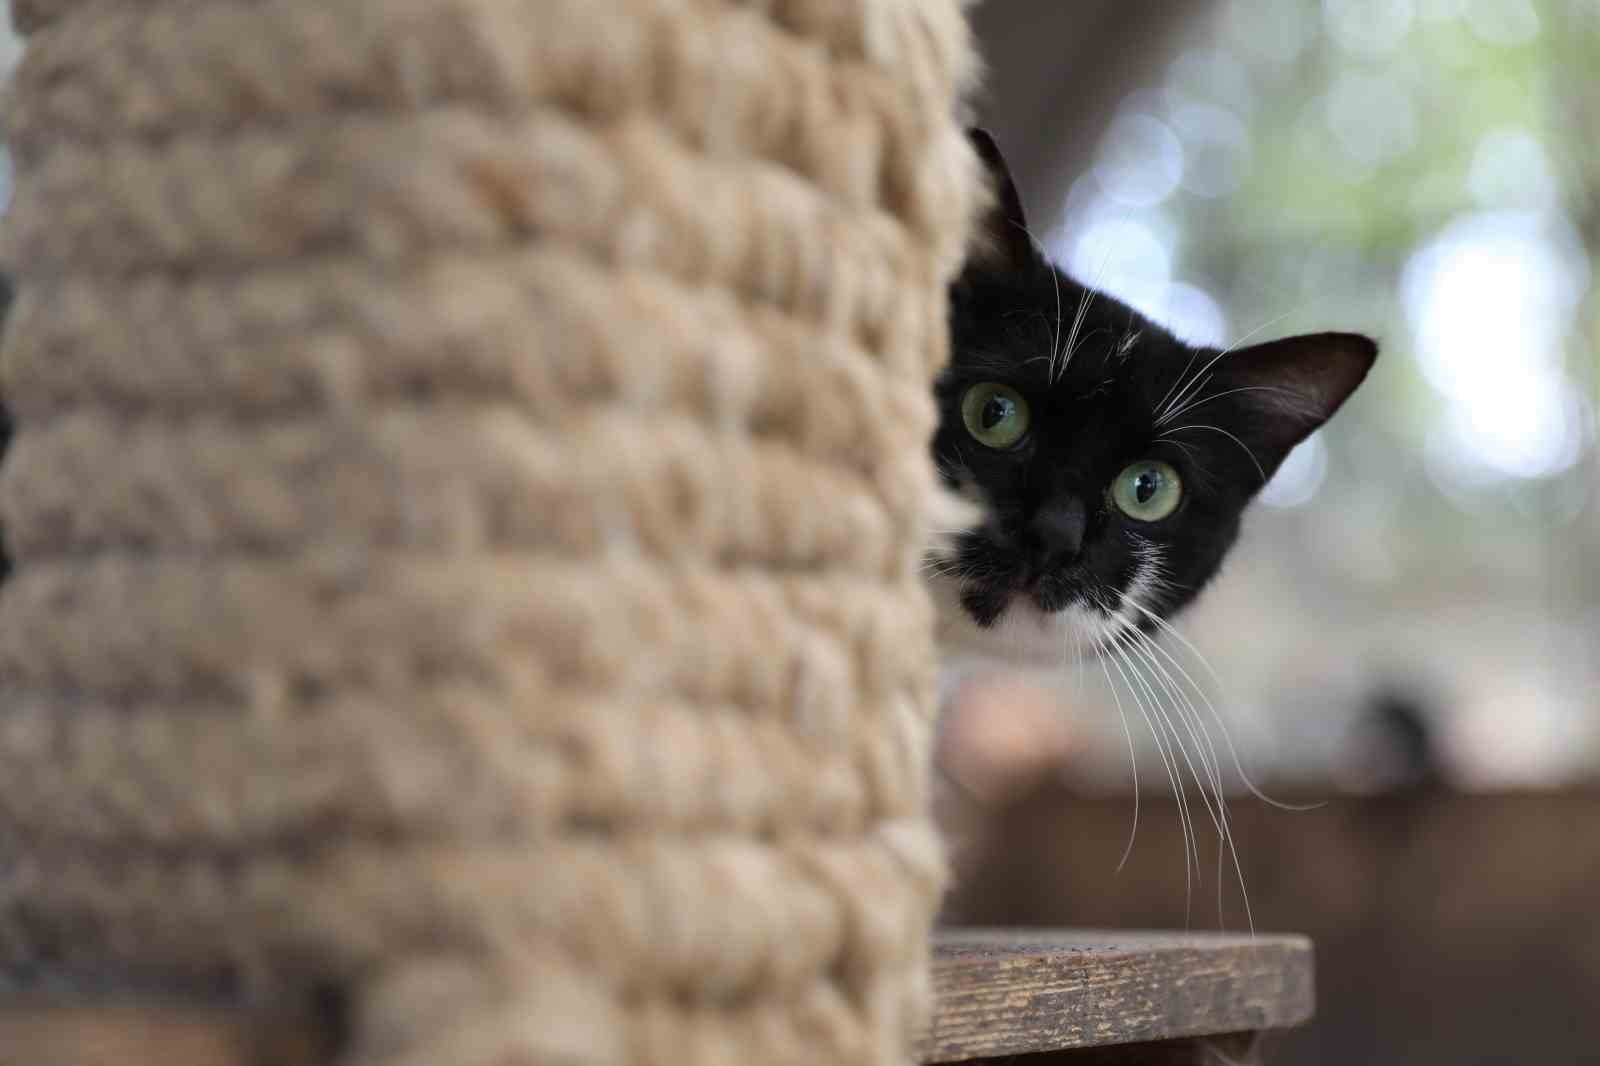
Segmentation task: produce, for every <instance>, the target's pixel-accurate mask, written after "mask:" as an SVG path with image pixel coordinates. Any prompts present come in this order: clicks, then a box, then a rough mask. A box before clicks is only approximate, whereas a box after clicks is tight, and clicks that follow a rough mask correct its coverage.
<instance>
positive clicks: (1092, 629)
mask: <svg viewBox="0 0 1600 1066" xmlns="http://www.w3.org/2000/svg"><path fill="white" fill-rule="evenodd" d="M973 143H974V145H975V147H976V148H977V151H978V154H979V156H980V157H981V158H982V159H983V161H984V163H985V164H986V165H987V167H988V169H989V172H990V175H991V177H992V180H993V184H994V193H995V196H994V201H993V204H992V206H991V208H990V209H989V211H988V212H987V214H986V216H985V218H984V220H983V222H982V224H981V230H982V232H981V234H980V240H979V241H978V242H976V244H975V247H974V251H973V254H972V256H971V257H970V259H969V261H968V263H967V265H966V267H965V269H964V271H963V273H962V274H961V275H960V277H959V278H958V279H957V280H956V281H955V282H954V283H953V285H952V287H951V292H950V327H951V341H952V346H951V361H950V365H949V367H948V368H947V370H946V371H945V373H944V374H943V376H942V378H941V379H940V381H939V382H938V386H937V397H938V402H939V408H940V425H939V430H938V433H937V435H936V436H935V438H934V442H933V452H934V458H935V460H936V462H937V464H938V467H939V470H940V472H941V474H942V476H943V477H944V479H945V481H946V483H947V484H948V485H949V486H951V487H952V488H954V489H956V490H957V491H959V492H961V493H963V494H965V495H967V496H968V497H969V498H971V499H972V500H973V502H975V503H977V504H978V505H979V508H980V511H981V513H982V519H981V521H980V522H979V523H978V524H977V525H975V526H974V527H972V528H969V529H967V530H965V531H962V532H958V533H957V534H955V535H954V536H953V537H951V538H950V539H948V540H947V541H946V542H945V543H944V544H943V545H941V547H940V548H939V549H937V550H936V552H935V553H934V558H933V559H931V560H930V563H929V569H930V571H931V572H932V573H933V574H934V575H935V576H934V578H933V582H932V583H933V589H934V593H935V598H936V600H937V601H939V603H940V607H941V611H942V616H941V623H942V628H943V633H942V636H943V638H944V639H945V640H946V642H947V643H951V644H955V645H966V646H969V647H971V648H973V649H974V650H984V651H987V652H990V653H994V654H998V655H1000V656H1001V657H1004V658H1008V659H1018V658H1035V659H1038V658H1043V659H1052V658H1053V659H1054V660H1055V661H1056V662H1061V661H1064V658H1065V657H1068V656H1070V655H1071V654H1072V649H1073V646H1074V643H1075V642H1076V643H1078V645H1079V646H1080V647H1081V646H1086V644H1097V643H1099V642H1100V641H1103V640H1105V639H1108V638H1109V637H1110V636H1111V635H1112V634H1114V633H1115V632H1116V631H1117V630H1119V629H1121V628H1125V627H1128V626H1136V627H1139V628H1141V629H1149V628H1152V627H1154V626H1156V625H1157V624H1158V622H1157V620H1158V619H1159V620H1163V621H1164V620H1165V619H1166V618H1168V617H1170V616H1171V615H1172V614H1173V613H1174V612H1176V611H1177V610H1179V609H1180V608H1182V607H1183V606H1184V605H1185V604H1187V603H1188V602H1189V601H1190V600H1192V599H1193V598H1194V597H1195V595H1196V594H1197V593H1198V592H1199V591H1200V589H1201V588H1202V587H1204V586H1205V584H1206V583H1207V582H1208V581H1210V580H1211V578H1212V577H1213V576H1214V575H1215V574H1216V572H1217V569H1218V567H1219V566H1220V564H1221V562H1222V559H1223V557H1224V556H1225V555H1226V553H1227V551H1228V549H1229V547H1230V546H1231V545H1232V544H1233V542H1234V539H1235V538H1236V537H1237V535H1238V531H1239V522H1240V516H1241V514H1242V513H1243V511H1244V509H1245V507H1246V506H1247V505H1248V504H1249V502H1250V500H1251V499H1252V498H1253V497H1254V496H1255V494H1256V493H1257V492H1259V491H1260V489H1261V488H1262V486H1263V485H1265V484H1266V482H1267V480H1268V479H1269V478H1271V476H1272V474H1273V472H1274V471H1275V470H1277V468H1278V466H1279V464H1281V463H1282V462H1283V460H1284V457H1285V456H1287V455H1288V454H1289V451H1290V450H1291V449H1292V448H1294V446H1295V445H1296V444H1298V443H1300V442H1301V441H1302V440H1304V439H1305V438H1306V437H1307V436H1308V435H1309V434H1310V433H1312V432H1313V431H1314V430H1316V429H1317V427H1319V426H1321V425H1322V424H1323V423H1324V422H1326V421H1327V420H1328V418H1330V417H1331V416H1332V415H1333V413H1334V412H1335V411H1337V410H1338V409H1339V407H1340V405H1341V404H1343V403H1344V401H1345V400H1346V399H1347V398H1348V397H1349V396H1350V394H1351V393H1352V392H1353V391H1354V390H1355V388H1356V386H1357V385H1359V384H1360V383H1361V381H1362V379H1363V378H1365V377H1366V374H1367V371H1368V370H1369V369H1370V368H1371V366H1372V363H1373V360H1374V359H1375V358H1376V356H1377V345H1376V344H1375V343H1374V342H1373V341H1371V340H1370V339H1368V338H1366V337H1363V336H1358V335H1356V334H1350V333H1317V334H1309V335H1305V336H1297V337H1288V338H1285V339H1282V340H1275V341H1269V342H1267V343H1262V344H1252V345H1249V346H1248V347H1236V348H1229V349H1218V348H1210V347H1205V346H1195V345H1190V344H1186V343H1184V342H1183V341H1181V340H1179V339H1178V338H1177V337H1175V336H1173V334H1171V333H1170V332H1168V331H1167V330H1165V329H1163V328H1162V327H1161V326H1159V325H1157V324H1156V323H1154V322H1152V321H1150V320H1149V319H1147V318H1145V317H1144V316H1143V315H1141V314H1139V313H1138V312H1136V311H1134V310H1133V309H1132V308H1130V307H1128V306H1126V305H1125V304H1122V303H1120V302H1119V301H1117V300H1115V299H1113V298H1112V297H1110V296H1109V295H1107V294H1105V293H1099V292H1094V291H1092V290H1090V289H1087V288H1085V287H1084V286H1082V285H1080V284H1078V283H1077V282H1076V281H1074V280H1073V279H1072V278H1071V277H1069V276H1067V275H1066V274H1065V273H1063V272H1062V271H1060V270H1058V269H1056V268H1055V267H1054V266H1053V265H1052V264H1051V263H1050V262H1049V261H1048V260H1046V259H1045V257H1044V256H1043V254H1042V253H1041V252H1040V250H1039V248H1038V246H1037V245H1036V244H1035V243H1034V241H1033V239H1032V238H1031V237H1030V236H1029V234H1028V230H1027V223H1026V220H1025V219H1024V217H1023V213H1022V206H1021V202H1020V200H1019V198H1018V196H1017V192H1016V188H1015V186H1014V185H1013V183H1012V180H1011V176H1010V174H1009V172H1008V171H1007V169H1006V165H1005V161H1004V160H1003V159H1002V158H1001V156H1000V153H999V150H998V148H997V147H996V145H995V143H994V141H993V140H992V139H991V138H990V137H989V136H988V135H987V134H986V133H983V132H981V131H975V132H974V133H973Z"/></svg>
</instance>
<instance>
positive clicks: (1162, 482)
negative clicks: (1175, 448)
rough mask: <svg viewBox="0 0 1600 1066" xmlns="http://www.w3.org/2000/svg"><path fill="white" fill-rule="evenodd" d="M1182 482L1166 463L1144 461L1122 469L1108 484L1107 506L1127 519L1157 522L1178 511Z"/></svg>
mask: <svg viewBox="0 0 1600 1066" xmlns="http://www.w3.org/2000/svg"><path fill="white" fill-rule="evenodd" d="M1182 500H1183V482H1182V481H1181V480H1179V478H1178V472H1177V471H1176V470H1174V469H1172V467H1170V466H1168V465H1167V464H1166V463H1162V462H1158V461H1156V460H1154V459H1144V460H1141V461H1140V462H1137V463H1134V464H1132V465H1131V466H1129V467H1127V468H1125V469H1124V470H1123V471H1122V473H1120V474H1118V475H1117V479H1116V480H1115V481H1113V482H1112V483H1111V502H1112V503H1114V504H1116V505H1117V510H1119V511H1121V512H1122V513H1123V514H1125V515H1127V516H1128V517H1129V518H1135V519H1138V520H1139V521H1141V522H1159V521H1161V520H1162V519H1163V518H1165V517H1167V516H1168V515H1170V514H1171V513H1172V512H1173V511H1176V510H1177V509H1178V504H1179V503H1180V502H1181V501H1182Z"/></svg>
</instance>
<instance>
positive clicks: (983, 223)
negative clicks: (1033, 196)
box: [967, 128, 1039, 269]
mask: <svg viewBox="0 0 1600 1066" xmlns="http://www.w3.org/2000/svg"><path fill="white" fill-rule="evenodd" d="M967 139H968V140H970V141H971V142H972V148H973V150H974V151H975V152H977V154H978V158H979V159H980V160H982V161H983V168H984V170H985V171H987V172H988V174H989V186H990V191H991V194H992V199H991V200H990V202H989V204H988V205H987V207H986V208H985V210H984V212H983V214H982V215H981V216H980V218H979V220H978V227H977V232H976V233H974V234H973V249H972V254H973V256H974V257H975V258H980V259H985V260H988V261H989V262H991V263H995V264H996V265H999V266H1002V267H1009V268H1013V269H1022V268H1024V267H1027V266H1030V265H1032V264H1034V263H1037V262H1038V261H1039V252H1038V250H1037V249H1036V248H1035V246H1034V243H1033V238H1032V237H1030V236H1029V235H1028V220H1027V219H1026V218H1025V217H1023V214H1022V198H1021V197H1019V196H1018V195H1017V186H1016V183H1015V182H1014V181H1012V180H1011V169H1010V168H1009V167H1007V166H1006V159H1005V156H1003V155H1001V154H1000V146H999V145H998V144H996V143H995V139H994V135H993V134H991V133H990V132H989V131H988V130H985V129H978V128H973V129H970V130H968V131H967Z"/></svg>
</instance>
